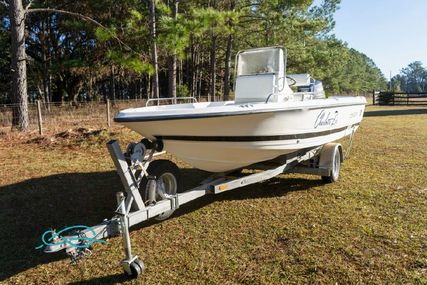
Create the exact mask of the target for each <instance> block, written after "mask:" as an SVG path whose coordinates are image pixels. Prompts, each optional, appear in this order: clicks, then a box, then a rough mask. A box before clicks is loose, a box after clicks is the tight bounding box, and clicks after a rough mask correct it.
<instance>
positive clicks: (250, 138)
mask: <svg viewBox="0 0 427 285" xmlns="http://www.w3.org/2000/svg"><path fill="white" fill-rule="evenodd" d="M358 125H359V123H357V124H354V125H352V126H347V127H343V128H338V129H332V130H327V131H322V132H313V133H302V134H292V135H277V136H155V137H156V138H157V139H159V140H176V141H196V142H259V141H283V140H298V139H309V138H314V137H321V136H327V135H331V134H334V133H339V132H342V131H345V130H346V129H347V128H353V127H356V126H358Z"/></svg>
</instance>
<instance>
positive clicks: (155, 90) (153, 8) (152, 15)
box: [149, 0, 159, 98]
mask: <svg viewBox="0 0 427 285" xmlns="http://www.w3.org/2000/svg"><path fill="white" fill-rule="evenodd" d="M149 6H150V7H149V8H150V32H151V40H152V44H151V64H152V65H153V67H154V74H153V84H152V88H153V97H154V98H159V65H158V62H157V35H156V4H155V0H149Z"/></svg>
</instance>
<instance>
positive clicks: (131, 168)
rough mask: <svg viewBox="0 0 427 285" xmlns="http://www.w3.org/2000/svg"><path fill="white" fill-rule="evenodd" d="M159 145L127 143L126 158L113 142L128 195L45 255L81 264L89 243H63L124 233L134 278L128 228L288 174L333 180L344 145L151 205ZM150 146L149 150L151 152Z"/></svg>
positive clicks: (210, 181) (217, 179)
mask: <svg viewBox="0 0 427 285" xmlns="http://www.w3.org/2000/svg"><path fill="white" fill-rule="evenodd" d="M160 143H161V142H159V144H160ZM159 144H158V143H156V142H154V144H151V145H150V144H148V143H147V141H144V140H143V141H141V142H140V143H131V144H129V145H128V147H127V150H126V152H125V153H123V151H122V150H121V148H120V146H119V143H118V141H117V140H111V141H109V142H108V143H107V148H108V151H109V153H110V155H111V158H112V160H113V163H114V165H115V167H116V169H117V173H118V175H119V176H120V178H121V181H122V184H123V187H124V191H125V193H123V192H118V193H117V195H116V199H117V210H116V211H115V215H114V216H113V217H112V218H111V219H108V220H104V221H103V222H102V223H100V224H98V225H95V226H93V227H91V229H90V230H82V231H80V232H79V233H77V235H71V236H63V237H60V236H55V237H54V239H53V243H49V244H47V245H46V246H45V247H44V252H47V253H51V252H57V251H61V250H65V251H66V253H67V254H68V255H69V256H70V257H71V259H72V262H77V260H78V259H79V257H81V256H83V255H86V254H87V250H85V247H84V243H85V241H81V243H80V246H79V247H76V246H74V245H73V244H69V243H67V242H63V241H64V240H67V238H75V237H76V236H84V237H86V238H92V239H104V238H108V237H112V236H117V235H119V234H121V236H122V238H123V247H124V251H125V258H124V259H123V260H122V267H123V269H124V272H125V274H126V275H128V276H129V277H131V278H136V277H138V276H139V275H140V274H142V273H143V271H144V263H143V262H142V261H141V260H140V259H139V258H138V256H136V255H133V253H132V247H131V240H130V236H129V228H130V227H132V226H134V225H137V224H140V223H142V222H144V221H147V220H149V219H151V218H154V217H156V216H158V215H161V214H163V213H166V212H168V211H170V212H171V211H172V212H173V211H174V210H176V209H178V208H179V207H180V206H182V205H184V204H186V203H189V202H191V201H193V200H196V199H198V198H201V197H203V196H206V195H208V194H220V193H223V192H226V191H231V190H235V189H238V188H241V187H244V186H247V185H251V184H254V183H259V182H263V181H266V180H269V179H271V178H273V177H276V176H278V175H280V174H282V173H285V172H293V173H295V172H296V173H305V174H314V175H320V176H322V177H331V175H332V174H333V173H332V172H333V171H334V165H333V163H334V161H335V162H336V159H335V157H333V156H334V155H337V153H339V155H340V158H339V160H340V162H342V160H343V156H342V147H341V145H340V144H339V143H328V144H326V145H323V146H318V147H314V148H309V149H303V150H299V151H296V152H294V153H291V154H287V155H283V156H280V157H278V158H276V159H274V160H271V161H268V162H263V163H258V164H255V165H252V166H249V167H247V168H250V169H259V170H261V171H259V172H256V173H253V174H247V175H243V176H241V177H236V176H230V173H219V174H218V173H216V174H213V175H211V176H210V177H208V178H207V179H205V180H203V181H202V182H201V183H200V185H198V186H196V187H194V188H192V189H189V190H186V191H184V192H183V193H176V194H174V195H167V194H165V193H160V194H162V195H163V196H162V197H164V198H163V199H162V200H160V201H152V200H147V199H144V198H143V197H142V195H141V192H140V189H139V186H140V183H141V181H142V179H144V177H145V178H146V179H147V178H148V179H149V181H151V182H149V183H148V184H147V188H150V187H151V188H153V187H154V188H153V189H154V190H153V189H151V190H150V189H146V191H157V190H156V189H157V187H156V184H155V183H156V182H155V177H154V179H153V177H151V176H150V174H149V173H148V172H147V169H148V167H149V165H150V163H152V162H153V158H154V157H155V156H156V155H158V154H159V153H160V154H162V153H164V152H160V151H161V150H162V149H161V147H159ZM149 147H150V148H151V149H148V148H149ZM338 172H339V167H338ZM330 182H334V181H330ZM150 183H151V184H150ZM151 194H153V193H151ZM151 197H153V195H151ZM150 199H153V198H150Z"/></svg>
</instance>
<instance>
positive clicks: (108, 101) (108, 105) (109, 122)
mask: <svg viewBox="0 0 427 285" xmlns="http://www.w3.org/2000/svg"><path fill="white" fill-rule="evenodd" d="M107 124H108V127H111V120H110V99H107Z"/></svg>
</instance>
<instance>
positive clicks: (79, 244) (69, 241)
mask: <svg viewBox="0 0 427 285" xmlns="http://www.w3.org/2000/svg"><path fill="white" fill-rule="evenodd" d="M76 229H79V230H89V231H90V232H92V234H93V236H96V232H95V230H94V229H93V228H91V227H88V226H83V225H77V226H71V227H66V228H64V229H62V230H60V231H59V232H55V231H53V230H48V231H45V232H44V233H43V235H42V244H41V245H39V246H38V247H36V249H41V248H43V247H44V246H54V245H61V244H64V245H66V244H68V245H71V246H72V247H75V248H88V247H90V246H91V245H92V244H94V243H95V242H99V243H106V241H105V240H100V239H97V238H88V237H75V238H68V237H61V236H60V235H61V234H62V233H63V232H66V231H69V230H76ZM49 234H50V235H51V237H50V238H49V239H47V240H46V236H47V235H49ZM56 237H60V240H59V241H58V242H54V243H52V242H51V241H52V240H53V239H55V238H56ZM73 241H74V242H76V243H74V242H73ZM83 242H84V243H83Z"/></svg>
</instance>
